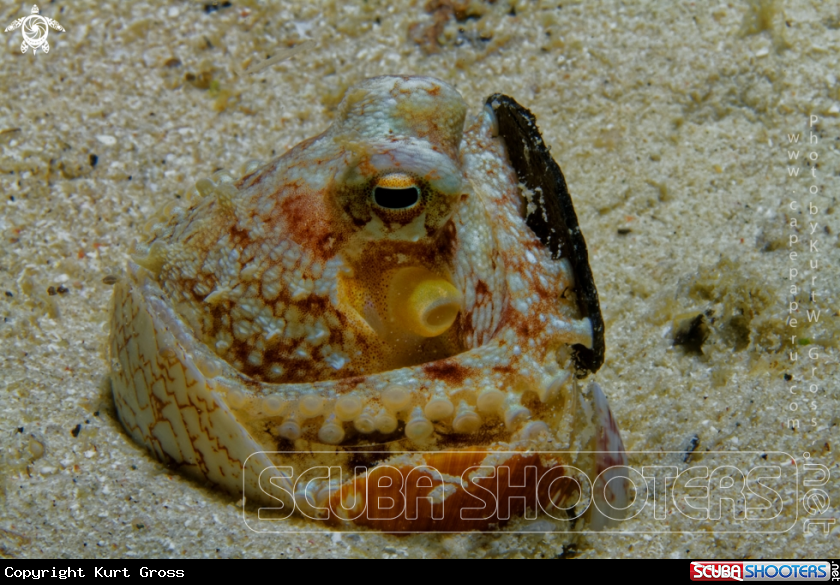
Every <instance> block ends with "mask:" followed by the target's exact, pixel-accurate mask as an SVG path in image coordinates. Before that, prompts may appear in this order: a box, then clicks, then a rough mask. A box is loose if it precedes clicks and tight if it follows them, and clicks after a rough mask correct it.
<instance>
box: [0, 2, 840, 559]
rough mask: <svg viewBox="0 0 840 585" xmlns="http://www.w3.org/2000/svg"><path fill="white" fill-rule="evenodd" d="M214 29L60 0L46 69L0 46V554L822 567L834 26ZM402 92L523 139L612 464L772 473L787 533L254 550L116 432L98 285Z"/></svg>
mask: <svg viewBox="0 0 840 585" xmlns="http://www.w3.org/2000/svg"><path fill="white" fill-rule="evenodd" d="M227 4H229V3H227V2H225V3H218V4H216V5H214V4H212V3H203V2H172V3H164V2H132V3H125V2H100V1H97V2H90V1H74V2H72V3H71V2H61V1H59V2H55V3H51V4H47V5H44V6H42V9H43V10H42V14H43V15H45V16H48V17H50V18H54V19H56V20H57V21H59V22H60V23H61V25H62V26H63V27H64V28H65V29H66V30H65V32H57V31H51V32H50V34H49V42H50V51H49V53H48V54H44V53H42V52H41V51H40V50H39V51H38V53H37V54H34V55H33V54H32V51H31V50H29V51H27V53H26V54H21V52H20V43H21V33H20V30H18V31H13V32H7V33H4V34H3V36H2V37H0V38H2V40H3V45H2V49H0V86H1V87H2V92H1V93H0V149H2V154H0V235H2V240H0V314H1V315H2V318H3V319H2V322H0V364H1V365H0V405H2V409H0V420H2V425H0V437H2V438H1V439H0V445H2V453H0V480H2V483H0V486H2V489H0V554H2V555H5V556H8V557H12V558H29V557H97V558H102V557H109V556H112V557H181V556H185V557H277V558H279V557H307V556H364V557H389V556H390V557H405V556H407V557H429V556H436V557H439V556H472V557H484V556H525V557H555V556H561V555H562V556H566V557H571V556H577V557H588V558H599V557H651V558H663V557H674V558H772V557H784V558H789V557H801V558H804V557H807V558H820V557H831V556H833V557H836V556H837V555H838V552H839V551H840V545H838V542H840V540H839V539H838V538H837V537H838V535H840V513H838V505H840V488H838V486H839V485H840V483H838V478H840V456H839V455H838V454H839V453H840V430H838V429H840V427H838V419H839V418H840V417H839V416H838V413H840V383H838V382H840V376H838V339H840V325H838V324H840V319H838V308H840V307H838V299H840V270H838V264H840V250H839V249H838V248H840V240H838V233H840V221H839V220H838V217H839V216H840V215H838V214H837V209H838V208H837V206H838V202H837V199H838V193H840V180H838V177H839V176H840V160H838V152H840V151H839V150H838V149H839V148H840V127H839V126H838V120H840V118H838V116H840V83H838V78H837V76H838V74H840V71H838V67H837V63H838V56H840V7H838V5H837V4H836V3H832V2H817V1H815V2H806V1H798V0H790V1H781V0H777V1H758V0H755V1H749V2H740V1H734V2H728V3H716V2H692V3H689V2H679V3H676V2H667V1H657V2H643V3H621V2H606V1H605V2H564V1H563V0H557V1H556V2H532V1H507V0H497V1H496V2H495V3H483V2H479V1H477V0H475V1H473V2H453V1H450V0H441V1H438V2H429V3H428V4H426V3H424V2H379V1H373V0H371V1H368V2H365V3H354V4H345V3H340V2H336V3H330V2H321V3H308V2H284V3H264V2H253V1H245V2H241V1H240V2H233V3H232V5H229V6H226V5H227ZM30 8H31V6H30V5H28V4H26V5H25V4H23V3H15V4H14V5H8V4H7V5H6V6H4V7H3V9H2V10H1V11H0V17H2V18H0V20H2V22H3V23H4V26H5V24H8V23H9V22H11V21H13V20H14V19H16V18H20V17H22V16H25V15H26V14H28V13H29V11H30ZM304 40H309V43H308V44H307V45H305V46H304V48H303V49H302V50H298V51H296V52H295V51H289V48H290V47H292V46H295V45H298V44H299V43H301V41H304ZM268 56H273V57H275V58H276V59H275V61H273V62H272V63H273V64H272V65H270V66H267V67H262V68H261V67H260V66H261V65H263V63H261V61H263V60H264V59H265V58H266V57H268ZM284 56H285V57H288V58H287V59H285V60H282V59H281V58H282V57H284ZM393 73H404V74H422V75H432V76H435V77H438V78H440V79H442V80H444V81H447V82H448V83H451V84H453V85H454V86H455V87H457V88H458V90H459V91H460V92H461V93H462V94H463V96H464V98H465V100H466V101H467V103H468V104H469V105H470V107H471V108H472V113H475V112H477V111H478V108H479V107H480V106H481V104H482V103H483V101H484V99H485V98H486V97H487V96H489V95H490V94H493V93H496V92H502V93H506V94H508V95H510V96H513V97H514V98H515V99H516V100H517V101H519V102H520V103H521V104H523V105H525V106H526V107H528V108H529V109H531V111H533V112H534V114H535V115H536V117H537V121H538V124H539V126H540V128H541V130H542V133H543V137H544V139H545V141H546V143H547V144H549V145H550V146H551V147H552V153H553V154H554V156H555V158H556V160H557V161H558V162H559V164H560V165H561V167H562V168H563V171H564V173H565V175H566V180H567V182H568V185H569V190H570V192H571V194H572V197H573V198H574V201H575V206H576V209H577V213H578V216H579V218H580V221H581V225H582V229H583V233H584V235H585V237H586V240H587V243H588V246H589V251H590V259H591V264H592V268H593V271H594V274H595V280H596V283H597V285H598V289H599V292H600V297H601V305H602V309H603V314H604V318H605V321H606V327H607V338H606V339H607V359H606V363H605V365H604V367H603V368H602V369H601V370H600V371H599V372H598V374H597V376H596V378H597V380H598V381H599V383H600V384H601V386H602V387H603V388H604V389H605V391H606V393H607V395H608V397H609V400H610V404H611V406H612V410H613V412H614V414H615V416H616V418H617V420H618V423H619V426H620V427H621V429H622V434H623V437H624V442H625V445H626V447H627V449H628V450H629V451H668V452H672V453H670V454H665V455H662V456H659V457H658V458H656V461H657V462H658V463H659V464H661V465H671V466H675V467H676V468H678V469H680V470H684V469H685V468H687V467H689V466H690V465H698V464H707V465H710V466H714V465H717V464H720V462H721V461H724V458H725V456H724V455H722V454H720V453H718V452H727V453H728V455H727V457H729V458H730V459H727V461H736V462H738V464H739V465H742V466H746V467H747V468H751V467H754V466H757V465H760V464H761V461H762V460H763V459H762V456H763V455H768V454H769V460H771V461H772V460H773V457H777V458H778V457H781V459H783V460H784V461H785V465H784V466H782V467H783V470H782V474H783V475H782V478H781V484H782V485H783V487H784V489H783V490H781V491H780V492H779V493H778V494H777V495H778V496H779V498H778V499H777V500H774V501H775V502H776V505H777V507H778V512H779V513H778V516H777V517H776V518H775V519H773V520H770V521H767V520H762V521H757V522H753V523H750V522H747V521H738V520H733V513H732V510H730V509H728V508H726V509H724V513H723V515H722V517H721V519H719V520H705V521H694V520H691V519H688V518H687V517H684V516H681V515H680V513H678V512H675V511H674V509H669V510H662V514H660V515H659V516H657V515H656V514H654V512H653V510H652V506H649V507H647V508H645V509H642V511H641V512H640V513H639V514H638V515H637V516H636V517H635V518H633V519H632V520H628V521H625V522H623V523H622V524H621V525H620V529H621V530H622V533H621V534H582V535H579V536H577V537H576V538H575V539H574V540H573V542H572V544H571V545H570V544H569V539H568V537H566V536H565V535H552V534H542V533H536V532H535V533H528V534H465V535H421V536H410V537H395V536H388V535H381V534H372V533H367V534H355V535H354V534H343V535H340V534H333V533H329V532H326V531H325V532H324V533H314V534H292V533H285V534H260V533H255V532H253V531H251V530H250V529H249V528H248V527H247V526H246V524H245V522H244V521H243V512H242V509H241V508H240V507H238V506H237V502H236V501H235V498H231V497H230V496H228V495H227V494H224V493H221V492H218V491H214V490H213V489H211V488H208V487H206V486H202V485H199V484H197V483H195V482H193V481H191V480H189V479H187V478H185V477H182V476H181V475H179V474H178V473H177V472H176V471H174V470H172V469H169V468H166V467H165V466H163V465H161V464H159V463H157V462H155V461H154V460H153V459H152V458H151V457H150V456H149V455H148V454H147V453H146V452H145V451H144V450H143V449H142V448H140V447H138V446H136V445H135V444H134V443H133V442H132V441H131V440H130V438H129V437H128V436H127V435H126V434H125V433H124V432H123V431H122V428H121V427H120V425H119V422H118V421H117V420H116V417H115V413H114V409H113V403H112V399H111V397H110V392H109V385H108V378H107V372H108V357H107V335H108V330H109V322H108V318H109V312H108V311H109V300H110V296H111V287H110V286H109V285H108V284H106V282H103V279H104V280H105V281H108V278H107V277H108V276H116V277H119V275H120V274H121V273H122V271H123V269H124V268H123V267H124V264H125V260H126V258H127V252H128V250H129V247H130V245H131V242H132V241H133V240H134V239H135V238H137V237H138V235H139V234H140V233H141V231H142V227H143V225H144V224H145V223H146V221H147V220H148V218H149V217H150V216H151V214H152V213H153V211H154V210H155V209H157V208H159V207H160V206H163V205H165V204H166V203H169V202H171V201H173V198H174V197H176V196H177V195H179V194H180V193H183V191H184V189H185V188H186V187H188V186H189V185H190V184H192V183H193V182H194V181H195V180H197V179H199V178H201V177H204V176H207V175H209V174H210V173H212V172H214V171H215V170H217V169H220V168H225V169H233V168H238V167H239V166H240V165H242V164H243V163H244V162H246V161H247V160H249V159H253V158H256V159H262V160H266V159H269V158H272V157H273V156H276V155H279V154H282V153H283V152H284V151H286V150H287V149H288V148H290V147H291V146H293V145H294V144H296V143H297V142H299V141H301V140H303V139H305V138H307V137H310V136H313V135H315V134H317V133H319V132H321V131H322V130H323V129H324V128H325V127H326V126H327V125H328V124H329V123H330V121H331V118H332V116H333V115H334V113H335V107H336V105H337V104H338V102H339V101H340V99H341V97H342V95H343V92H344V91H345V89H346V88H347V87H349V86H350V85H352V84H354V83H355V82H357V81H359V80H360V79H363V78H365V77H369V76H373V75H382V74H393ZM812 116H813V117H815V118H816V120H815V121H814V122H813V123H812V120H814V118H812ZM791 136H798V137H799V142H798V143H796V144H791V143H790V141H791V138H790V137H791ZM812 137H813V138H812ZM794 151H798V152H799V155H798V158H794V159H792V158H791V157H792V155H791V154H789V153H792V152H794ZM812 153H813V154H812ZM792 168H798V169H800V171H799V174H798V175H797V176H792V175H791V171H790V169H792ZM792 203H793V204H792ZM814 210H815V211H814ZM812 211H814V212H813V213H812ZM794 219H795V220H796V225H795V226H792V225H791V222H792V220H794ZM792 236H795V238H793V237H792ZM794 240H796V241H794ZM791 242H793V243H791ZM811 242H814V243H813V244H812V243H811ZM792 251H794V252H797V256H796V257H793V258H792V257H791V255H790V252H792ZM791 268H795V269H796V271H797V272H796V274H795V275H794V276H793V277H792V278H791V274H792V273H791ZM794 285H795V286H796V287H797V290H796V292H795V293H792V292H791V287H792V286H794ZM812 293H813V297H812V296H811V295H812ZM791 302H796V303H798V307H796V308H795V310H794V311H793V312H792V313H791V312H790V311H791V308H790V307H791V305H790V303H791ZM809 310H810V311H817V310H819V311H820V318H819V321H818V322H809V319H808V316H807V311H809ZM700 315H703V317H702V319H700V318H699V316H700ZM791 317H792V318H795V319H797V321H796V327H795V328H794V327H792V326H791V325H792V323H791V322H790V321H789V319H790V318H791ZM692 325H693V327H692ZM675 340H676V341H680V342H681V343H678V344H676V345H675ZM791 352H793V354H794V355H798V360H797V361H791ZM809 352H810V353H809ZM792 386H793V387H795V388H794V390H793V393H791V387H792ZM793 408H796V410H795V411H794V410H792V409H793ZM797 421H798V423H797ZM710 452H713V453H710ZM739 452H746V453H739ZM774 453H775V455H774ZM778 453H782V454H784V455H778ZM806 454H807V457H806ZM634 457H635V458H637V459H634ZM630 459H631V463H633V462H634V460H635V461H651V460H652V459H647V460H645V459H644V458H643V456H642V455H634V454H633V453H631V456H630ZM764 461H766V460H764ZM806 464H807V465H812V466H813V465H822V466H825V468H826V469H827V472H828V473H829V474H830V476H829V478H828V481H826V482H823V483H821V482H820V481H819V476H820V475H821V473H822V475H824V472H822V470H821V468H817V467H806ZM806 481H809V482H812V483H808V484H806V483H805V482H806ZM814 490H819V491H814ZM245 514H246V515H247V514H251V512H249V511H246V512H245ZM809 519H810V520H811V524H810V526H809V525H808V524H806V522H805V521H806V520H809ZM818 520H825V521H827V522H833V524H829V523H825V524H814V522H815V521H818ZM823 527H826V528H827V529H828V531H829V533H824V532H823ZM306 528H311V525H304V524H302V523H298V524H295V523H294V522H292V523H290V524H289V526H288V528H287V529H291V530H296V529H306Z"/></svg>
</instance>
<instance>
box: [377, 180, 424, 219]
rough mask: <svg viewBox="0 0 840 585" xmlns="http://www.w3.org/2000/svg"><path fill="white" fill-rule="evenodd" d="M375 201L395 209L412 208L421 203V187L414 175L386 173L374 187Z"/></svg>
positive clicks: (387, 207)
mask: <svg viewBox="0 0 840 585" xmlns="http://www.w3.org/2000/svg"><path fill="white" fill-rule="evenodd" d="M373 202H374V203H376V205H378V206H379V207H384V208H385V209H394V210H400V211H401V210H406V209H411V208H412V207H414V206H416V205H417V204H418V203H420V188H419V187H418V186H417V184H416V182H415V180H414V178H413V177H411V176H409V175H406V174H403V173H392V174H390V175H385V176H384V177H382V178H381V179H379V180H378V181H377V182H376V185H375V186H374V188H373Z"/></svg>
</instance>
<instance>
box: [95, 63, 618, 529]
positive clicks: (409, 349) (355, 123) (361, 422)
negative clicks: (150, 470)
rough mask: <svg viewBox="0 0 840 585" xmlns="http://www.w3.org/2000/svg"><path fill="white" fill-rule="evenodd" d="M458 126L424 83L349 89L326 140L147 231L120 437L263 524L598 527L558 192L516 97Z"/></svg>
mask: <svg viewBox="0 0 840 585" xmlns="http://www.w3.org/2000/svg"><path fill="white" fill-rule="evenodd" d="M465 118H466V105H465V103H464V101H463V99H462V97H461V95H460V94H459V93H458V92H457V91H456V90H455V89H454V88H453V87H452V86H450V85H448V84H446V83H444V82H442V81H439V80H436V79H433V78H429V77H408V76H387V77H376V78H372V79H367V80H365V81H363V82H361V83H359V84H358V85H356V86H355V87H352V88H351V89H349V90H348V91H347V93H346V95H345V97H344V99H343V101H342V102H341V104H340V106H339V109H338V113H337V116H336V119H335V122H334V123H333V124H332V126H330V127H329V129H327V130H326V131H325V132H324V133H323V134H321V135H319V136H316V137H314V138H310V139H308V140H305V141H304V142H302V143H300V144H298V145H297V146H295V147H294V148H292V149H291V150H289V151H288V152H287V153H285V154H284V155H282V156H280V157H279V158H276V159H275V160H273V161H271V162H269V163H267V164H264V165H260V164H258V163H248V164H246V165H245V167H244V168H243V171H242V172H243V176H241V177H240V178H238V179H235V178H233V177H232V176H231V175H229V174H226V173H224V172H220V173H217V174H215V175H214V176H213V177H211V178H208V179H201V180H199V181H198V182H197V183H196V184H195V187H194V189H193V190H192V196H190V197H186V198H185V199H184V201H185V202H186V205H184V206H183V207H182V208H176V209H165V210H164V211H163V214H162V215H161V216H159V217H158V219H157V220H153V222H152V223H153V226H152V228H151V232H152V236H151V237H150V238H149V240H148V241H147V242H146V243H145V244H143V245H140V246H137V247H136V248H134V249H133V250H132V257H131V260H130V261H129V262H128V267H127V271H126V274H125V276H124V277H123V278H121V279H120V280H119V282H117V284H116V287H115V293H114V297H113V312H112V323H111V336H110V355H111V365H112V375H111V382H112V388H113V394H114V400H115V404H116V409H117V412H118V414H119V418H120V421H121V422H122V424H123V426H124V427H125V429H126V431H127V432H128V433H129V434H130V435H131V436H132V437H133V438H134V440H135V441H137V442H138V443H140V444H142V445H145V446H146V447H147V448H148V449H149V450H150V451H151V452H152V453H153V454H154V455H155V456H156V457H157V458H158V459H160V460H162V461H165V462H169V463H172V464H176V465H177V466H179V467H180V469H182V470H184V471H185V472H187V473H188V474H190V475H192V476H195V477H197V478H200V479H202V480H205V481H208V482H211V483H212V484H215V485H217V486H220V487H221V488H224V489H226V490H228V491H230V492H232V493H234V494H238V495H239V496H244V497H245V499H246V500H248V501H251V502H256V503H258V504H259V505H261V506H263V508H261V510H260V514H264V513H267V514H269V515H271V514H272V513H273V514H274V517H275V518H281V519H282V518H287V517H290V516H292V515H293V514H297V515H299V516H303V517H308V518H312V519H313V520H319V521H323V522H327V523H329V524H331V525H334V526H335V525H338V526H341V527H345V528H347V527H350V528H352V529H356V527H361V526H367V527H373V528H376V529H379V530H383V531H387V532H406V531H464V530H488V529H494V528H497V527H499V526H501V525H504V524H506V523H509V522H510V521H511V520H515V519H520V520H522V519H528V518H532V517H536V515H537V513H539V514H547V515H548V516H551V517H552V518H559V519H560V520H562V521H564V522H572V521H576V520H577V519H581V520H582V524H579V525H578V526H585V527H587V528H595V529H597V528H601V527H604V526H606V525H608V524H609V522H610V521H611V520H610V519H615V518H616V517H617V515H619V512H618V511H617V510H618V509H619V508H621V507H622V505H623V503H624V502H625V500H626V498H627V493H626V492H627V488H626V484H625V482H624V480H623V479H622V478H621V477H620V476H619V475H615V474H616V473H617V472H615V471H614V470H616V469H620V468H621V467H622V466H623V465H626V455H625V453H624V447H623V445H622V442H621V437H620V434H619V431H618V428H617V425H616V423H615V420H614V418H613V416H612V414H611V412H610V409H609V406H608V404H607V401H606V398H605V397H604V394H603V392H602V391H601V389H600V388H599V387H598V385H597V384H596V383H591V384H589V385H588V386H587V387H586V388H584V387H583V386H582V384H581V383H580V382H579V379H580V378H583V377H585V376H586V375H587V374H589V373H590V372H594V371H596V370H597V369H598V368H599V367H600V366H601V364H602V362H603V359H604V325H603V320H602V318H601V313H600V308H599V301H598V295H597V292H596V289H595V285H594V281H593V277H592V273H591V270H590V267H589V262H588V257H587V250H586V244H585V242H584V239H583V236H582V235H581V232H580V229H579V227H578V222H577V218H576V216H575V212H574V208H573V206H572V200H571V198H570V196H569V194H568V191H567V188H566V184H565V180H564V178H563V175H562V172H561V171H560V168H559V167H558V166H557V164H556V163H555V162H554V160H553V159H552V157H551V156H550V154H549V152H548V149H547V148H546V147H545V145H544V144H543V141H542V139H541V138H540V135H539V132H538V130H537V127H536V125H535V122H534V118H533V116H532V115H531V113H530V112H528V111H527V110H526V109H524V108H522V107H521V106H520V105H519V104H517V103H516V102H515V101H514V100H513V99H511V98H509V97H507V96H504V95H501V94H496V95H493V96H491V97H490V98H488V99H487V101H486V104H485V106H484V107H483V109H482V110H481V112H480V113H479V114H478V115H477V116H475V117H474V118H473V119H471V120H470V122H469V127H468V128H467V129H466V130H465V129H464V125H465ZM584 476H585V477H584ZM581 502H584V503H583V504H581Z"/></svg>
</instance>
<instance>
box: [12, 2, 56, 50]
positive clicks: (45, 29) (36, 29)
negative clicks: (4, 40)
mask: <svg viewBox="0 0 840 585" xmlns="http://www.w3.org/2000/svg"><path fill="white" fill-rule="evenodd" d="M38 12H39V10H38V5H37V4H36V5H34V6H32V14H30V15H29V16H24V17H23V18H18V19H17V20H15V21H13V22H12V24H10V25H9V26H7V27H6V32H9V31H12V30H15V29H16V28H18V27H22V28H21V34H23V43H21V45H20V52H21V53H25V52H26V49H27V48H28V47H32V53H33V54H34V53H37V52H38V49H39V48H40V49H41V50H42V51H43V52H45V53H49V52H50V44H49V43H48V42H47V35H48V34H49V29H50V27H52V28H54V29H55V30H58V31H63V30H64V27H62V26H61V25H60V24H58V21H56V20H53V19H52V18H47V17H46V16H41V15H40V14H38Z"/></svg>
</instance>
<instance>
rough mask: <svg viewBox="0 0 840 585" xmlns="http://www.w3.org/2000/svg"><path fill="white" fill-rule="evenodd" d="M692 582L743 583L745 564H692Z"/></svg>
mask: <svg viewBox="0 0 840 585" xmlns="http://www.w3.org/2000/svg"><path fill="white" fill-rule="evenodd" d="M691 580H692V581H743V580H744V564H743V563H722V562H699V561H694V562H692V563H691Z"/></svg>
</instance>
